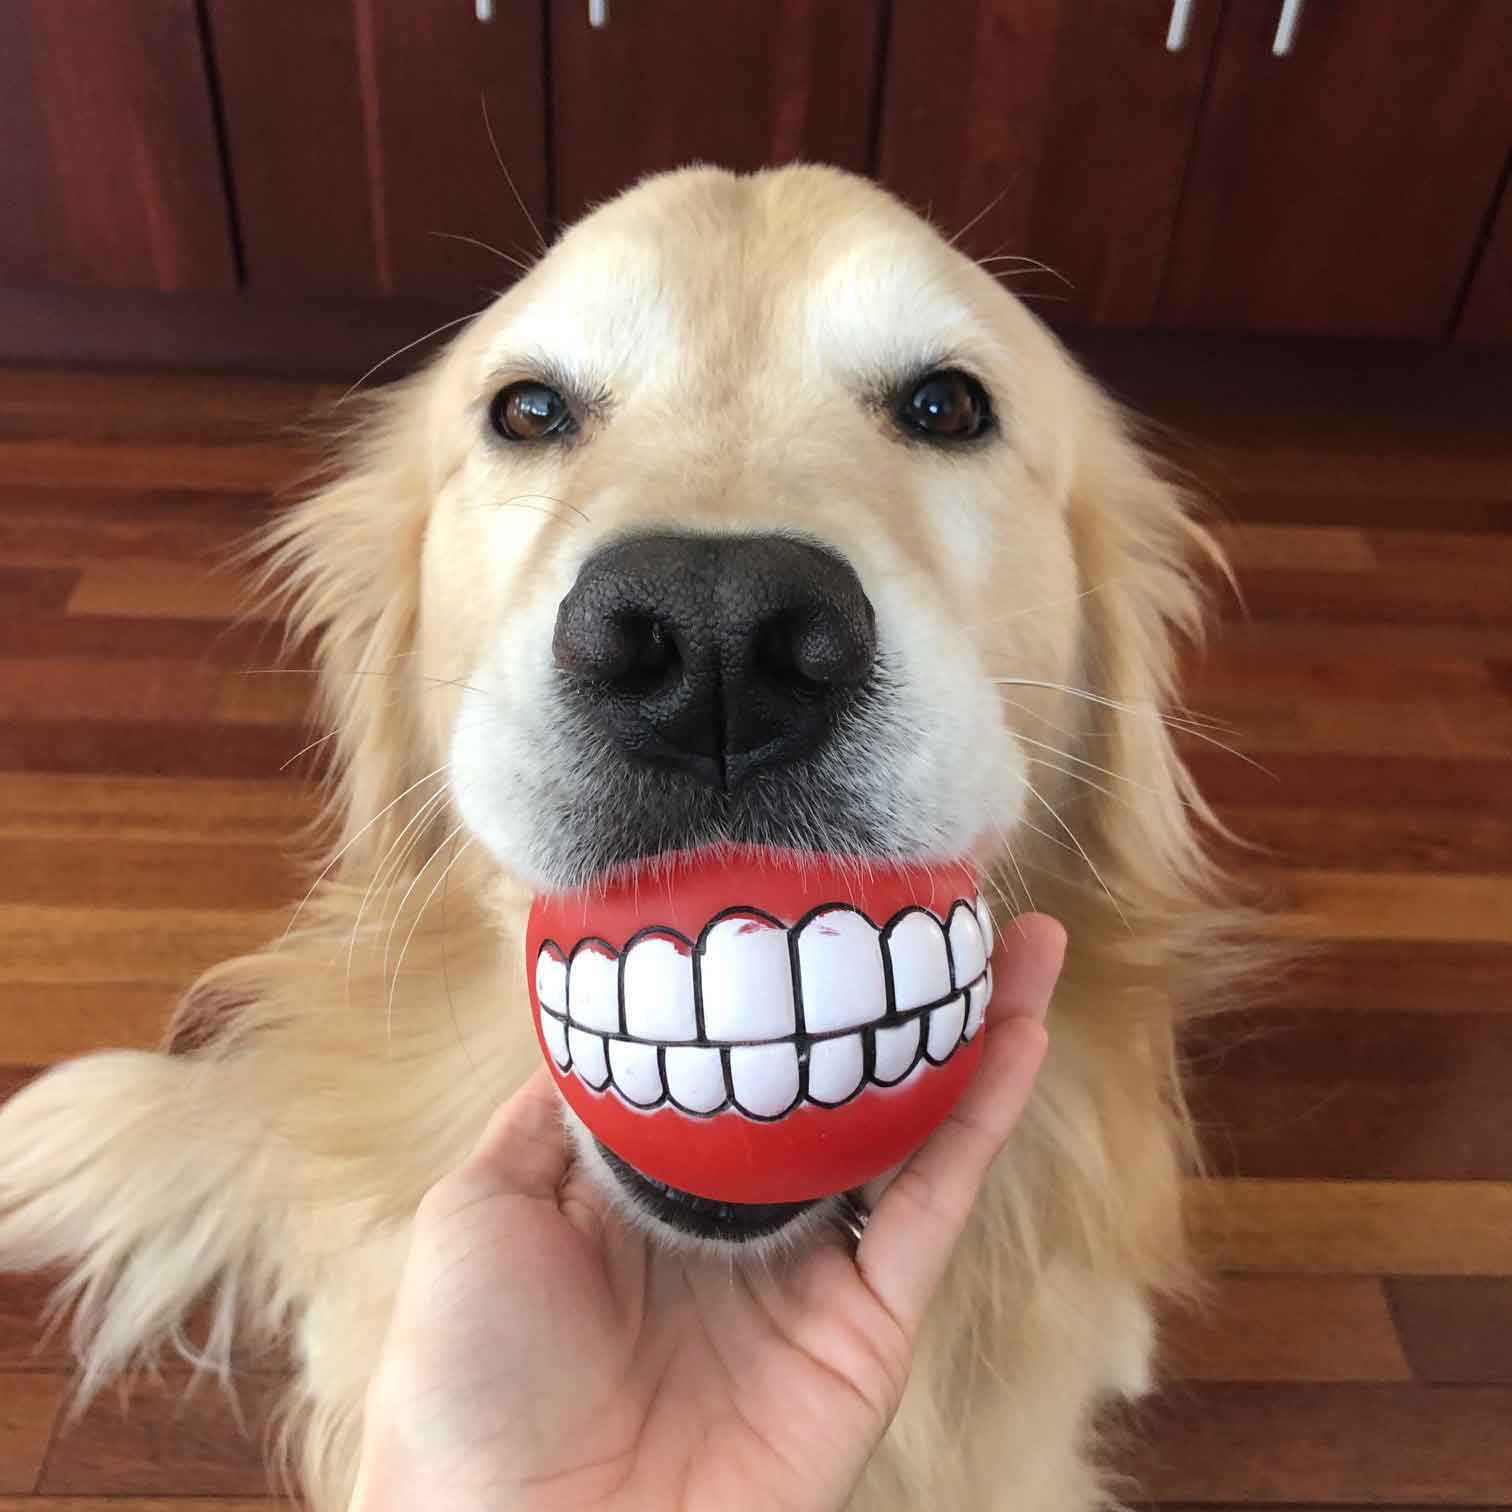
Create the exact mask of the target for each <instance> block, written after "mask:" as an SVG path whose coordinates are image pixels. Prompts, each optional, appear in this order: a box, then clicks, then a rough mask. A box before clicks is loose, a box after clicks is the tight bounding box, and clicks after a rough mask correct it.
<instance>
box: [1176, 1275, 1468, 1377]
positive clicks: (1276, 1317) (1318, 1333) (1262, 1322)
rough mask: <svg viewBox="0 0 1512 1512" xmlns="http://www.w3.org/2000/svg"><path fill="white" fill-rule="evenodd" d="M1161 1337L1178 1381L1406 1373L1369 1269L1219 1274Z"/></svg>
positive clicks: (1382, 1293)
mask: <svg viewBox="0 0 1512 1512" xmlns="http://www.w3.org/2000/svg"><path fill="white" fill-rule="evenodd" d="M1469 1284H1471V1285H1475V1284H1477V1283H1474V1282H1472V1283H1469ZM1161 1343H1162V1354H1163V1359H1164V1371H1165V1373H1166V1374H1167V1375H1169V1376H1173V1377H1175V1378H1176V1379H1177V1380H1181V1381H1406V1380H1410V1379H1411V1378H1412V1372H1411V1371H1410V1370H1409V1369H1408V1368H1407V1361H1406V1359H1405V1357H1404V1356H1403V1354H1402V1346H1401V1344H1400V1342H1399V1341H1398V1339H1397V1336H1396V1330H1395V1328H1394V1327H1393V1326H1392V1319H1391V1313H1390V1311H1389V1310H1388V1308H1387V1305H1386V1292H1385V1290H1384V1288H1383V1287H1382V1285H1381V1283H1380V1281H1378V1280H1377V1279H1376V1278H1375V1277H1373V1276H1224V1277H1222V1278H1220V1279H1219V1281H1218V1282H1217V1283H1216V1285H1215V1287H1214V1292H1213V1296H1212V1297H1211V1299H1210V1300H1209V1301H1208V1303H1207V1305H1206V1306H1205V1307H1204V1308H1203V1310H1202V1311H1201V1312H1200V1313H1194V1312H1187V1311H1181V1312H1173V1313H1172V1314H1171V1316H1170V1317H1168V1318H1167V1319H1166V1320H1165V1322H1164V1327H1163V1329H1162V1335H1161Z"/></svg>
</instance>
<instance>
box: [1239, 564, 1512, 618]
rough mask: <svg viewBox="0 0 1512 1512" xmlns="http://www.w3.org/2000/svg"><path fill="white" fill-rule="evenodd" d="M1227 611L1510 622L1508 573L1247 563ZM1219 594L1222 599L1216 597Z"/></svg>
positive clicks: (1487, 569) (1255, 614) (1480, 569)
mask: <svg viewBox="0 0 1512 1512" xmlns="http://www.w3.org/2000/svg"><path fill="white" fill-rule="evenodd" d="M1241 587H1242V589H1243V596H1244V607H1243V610H1242V611H1240V610H1236V611H1235V612H1234V613H1232V614H1231V615H1230V617H1231V618H1246V619H1257V620H1271V621H1276V620H1303V621H1308V622H1318V621H1322V622H1328V623H1334V624H1374V623H1376V622H1377V621H1386V622H1387V623H1390V624H1393V625H1398V626H1402V625H1445V624H1459V623H1462V622H1465V623H1469V624H1493V625H1507V624H1512V572H1509V571H1508V570H1506V569H1504V568H1501V567H1498V566H1495V565H1492V566H1486V565H1484V563H1482V564H1480V565H1477V566H1473V567H1472V566H1468V565H1467V566H1464V567H1462V568H1460V569H1458V570H1457V571H1454V572H1449V573H1425V572H1421V571H1414V570H1412V569H1410V568H1405V567H1382V568H1380V569H1379V570H1377V571H1376V572H1373V573H1371V574H1369V575H1365V574H1358V573H1343V572H1329V571H1302V570H1299V569H1292V570H1290V571H1286V570H1282V569H1280V568H1263V569H1252V570H1250V571H1248V572H1246V573H1244V575H1243V578H1242V580H1241ZM1221 602H1222V601H1220V603H1221Z"/></svg>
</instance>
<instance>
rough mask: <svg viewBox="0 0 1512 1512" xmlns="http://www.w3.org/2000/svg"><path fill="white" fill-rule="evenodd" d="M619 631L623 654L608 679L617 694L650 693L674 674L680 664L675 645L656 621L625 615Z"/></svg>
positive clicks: (669, 633)
mask: <svg viewBox="0 0 1512 1512" xmlns="http://www.w3.org/2000/svg"><path fill="white" fill-rule="evenodd" d="M619 630H620V634H621V636H622V637H623V640H624V650H623V653H622V655H621V657H620V659H619V664H618V666H616V668H615V670H614V672H613V673H612V674H611V677H610V679H609V680H610V681H612V682H613V683H614V685H615V689H616V691H618V692H621V693H627V694H631V695H635V696H638V695H642V694H645V693H649V692H651V691H652V689H654V688H657V687H659V686H660V685H661V684H662V683H663V682H665V681H666V680H667V679H668V677H670V676H671V675H672V674H673V673H675V672H676V671H677V668H678V665H679V664H680V662H681V660H682V658H681V657H680V655H679V654H678V650H677V642H676V640H675V639H674V638H673V636H672V634H671V632H670V631H669V630H668V628H667V627H666V626H665V625H664V624H662V622H661V621H660V620H659V619H655V618H653V617H652V616H651V615H649V614H627V615H624V616H622V618H621V621H620V625H619Z"/></svg>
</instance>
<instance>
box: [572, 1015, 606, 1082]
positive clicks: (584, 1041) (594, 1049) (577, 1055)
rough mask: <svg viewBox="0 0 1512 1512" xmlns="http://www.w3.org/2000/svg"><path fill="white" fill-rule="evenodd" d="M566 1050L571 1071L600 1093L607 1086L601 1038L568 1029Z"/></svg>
mask: <svg viewBox="0 0 1512 1512" xmlns="http://www.w3.org/2000/svg"><path fill="white" fill-rule="evenodd" d="M567 1048H568V1050H569V1051H570V1052H571V1055H572V1069H573V1070H574V1071H576V1072H577V1074H578V1075H579V1076H580V1077H582V1079H583V1080H584V1081H585V1082H587V1083H588V1085H589V1086H590V1087H592V1088H593V1090H594V1091H595V1092H599V1091H602V1090H603V1089H604V1087H606V1086H607V1085H608V1084H609V1062H608V1060H607V1059H606V1058H605V1055H604V1038H603V1036H602V1035H600V1034H589V1033H587V1032H586V1031H585V1030H582V1029H576V1028H569V1029H568V1030H567Z"/></svg>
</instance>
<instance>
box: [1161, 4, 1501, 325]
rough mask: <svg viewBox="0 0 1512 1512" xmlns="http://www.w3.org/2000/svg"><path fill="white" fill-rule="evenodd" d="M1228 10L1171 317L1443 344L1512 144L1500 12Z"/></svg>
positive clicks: (1172, 284)
mask: <svg viewBox="0 0 1512 1512" xmlns="http://www.w3.org/2000/svg"><path fill="white" fill-rule="evenodd" d="M1278 10H1279V6H1278V5H1267V4H1259V3H1254V4H1250V3H1246V4H1237V5H1230V6H1229V8H1228V13H1227V16H1226V19H1225V23H1224V28H1223V36H1222V38H1221V40H1220V42H1219V45H1218V52H1217V58H1216V61H1215V63H1214V68H1213V77H1212V81H1211V85H1210V87H1209V90H1208V98H1207V104H1206V108H1205V109H1204V112H1203V120H1202V124H1201V127H1200V129H1199V134H1198V144H1197V150H1196V153H1195V156H1194V159H1193V165H1192V173H1191V176H1190V179H1189V181H1188V188H1187V194H1186V199H1185V202H1184V203H1183V206H1182V213H1181V220H1180V223H1179V226H1178V229H1177V234H1176V241H1175V246H1174V248H1173V254H1172V260H1171V267H1170V272H1169V278H1168V282H1167V285H1166V289H1165V296H1164V299H1163V300H1162V303H1161V313H1162V315H1163V316H1164V318H1165V319H1166V320H1167V321H1168V322H1170V323H1173V324H1178V325H1188V326H1205V327H1233V328H1242V329H1246V330H1290V331H1314V332H1330V333H1336V334H1340V335H1371V336H1414V337H1437V336H1442V335H1444V334H1446V332H1447V330H1448V326H1449V322H1450V320H1451V319H1452V317H1453V312H1454V308H1455V304H1456V301H1457V299H1458V297H1459V292H1460V289H1461V288H1462V286H1463V283H1464V279H1465V275H1466V271H1467V269H1468V268H1469V265H1470V260H1471V257H1472V255H1473V253H1474V250H1475V247H1476V243H1477V241H1478V238H1479V236H1480V232H1481V229H1482V227H1483V225H1484V223H1485V216H1486V212H1487V208H1488V206H1489V205H1490V203H1491V200H1492V198H1493V196H1494V195H1495V192H1496V186H1497V181H1498V178H1499V176H1500V174H1501V170H1502V163H1503V161H1504V159H1505V156H1506V152H1507V143H1508V137H1509V133H1512V88H1509V77H1508V61H1509V56H1512V5H1508V4H1507V0H1328V3H1322V0H1313V3H1312V4H1309V5H1306V6H1305V7H1304V8H1303V10H1302V15H1301V22H1300V26H1299V29H1298V32H1297V36H1296V40H1295V44H1294V47H1293V50H1292V52H1291V53H1290V54H1289V55H1288V56H1286V57H1281V58H1278V57H1273V56H1272V54H1271V43H1272V38H1273V36H1274V33H1275V28H1276V15H1277V11H1278Z"/></svg>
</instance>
